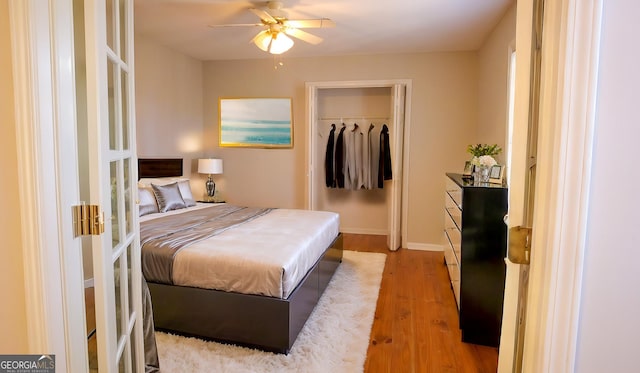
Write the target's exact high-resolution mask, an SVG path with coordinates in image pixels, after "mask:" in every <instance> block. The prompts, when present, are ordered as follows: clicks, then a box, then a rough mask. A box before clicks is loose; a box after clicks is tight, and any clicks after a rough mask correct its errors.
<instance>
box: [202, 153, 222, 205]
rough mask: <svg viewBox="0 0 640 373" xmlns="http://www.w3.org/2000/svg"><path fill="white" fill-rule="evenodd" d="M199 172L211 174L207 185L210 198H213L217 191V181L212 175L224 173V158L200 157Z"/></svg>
mask: <svg viewBox="0 0 640 373" xmlns="http://www.w3.org/2000/svg"><path fill="white" fill-rule="evenodd" d="M198 173H200V174H208V175H209V177H208V178H207V182H206V183H205V187H206V189H207V196H208V197H209V199H213V195H214V194H215V193H216V183H214V182H213V179H212V178H211V175H215V174H221V173H222V159H211V158H208V159H198Z"/></svg>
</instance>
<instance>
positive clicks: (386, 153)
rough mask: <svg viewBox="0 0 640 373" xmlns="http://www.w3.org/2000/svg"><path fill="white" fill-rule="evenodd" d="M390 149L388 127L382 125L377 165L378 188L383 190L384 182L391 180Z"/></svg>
mask: <svg viewBox="0 0 640 373" xmlns="http://www.w3.org/2000/svg"><path fill="white" fill-rule="evenodd" d="M391 178H392V173H391V149H390V148H389V127H387V125H386V124H383V125H382V131H380V161H379V163H378V188H384V180H391Z"/></svg>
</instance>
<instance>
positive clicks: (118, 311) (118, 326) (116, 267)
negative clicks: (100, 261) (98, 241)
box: [113, 256, 122, 341]
mask: <svg viewBox="0 0 640 373" xmlns="http://www.w3.org/2000/svg"><path fill="white" fill-rule="evenodd" d="M120 259H122V257H121V256H120V257H118V259H116V261H115V263H113V280H114V281H113V284H114V288H115V293H116V297H115V299H116V336H117V339H116V340H118V341H119V340H120V337H121V336H122V312H121V308H122V298H121V287H120V280H121V273H120V267H121V263H120Z"/></svg>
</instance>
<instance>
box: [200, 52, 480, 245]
mask: <svg viewBox="0 0 640 373" xmlns="http://www.w3.org/2000/svg"><path fill="white" fill-rule="evenodd" d="M282 61H283V62H284V66H282V67H280V68H278V69H274V59H272V58H268V59H264V60H239V61H209V62H205V64H204V119H205V122H204V126H205V131H204V147H205V153H207V154H211V155H216V156H221V157H222V158H223V159H224V162H225V172H224V175H223V178H222V179H223V180H222V183H220V187H221V188H222V189H223V191H224V193H225V195H226V196H227V199H228V200H229V201H230V202H233V203H238V204H246V205H255V206H276V207H288V208H304V206H305V192H306V191H305V180H306V171H307V170H306V161H305V158H306V154H307V148H306V146H307V145H306V141H307V128H308V126H309V124H308V123H307V122H306V118H305V82H313V81H339V80H375V79H411V80H412V83H413V95H412V98H411V100H412V109H411V110H412V112H411V117H410V120H411V134H410V138H409V144H407V145H408V146H409V148H410V155H409V159H410V164H409V167H410V175H409V185H408V187H409V196H408V198H409V211H408V214H409V219H408V242H409V243H420V244H436V245H438V244H439V243H440V239H441V235H442V224H443V223H442V208H443V203H444V202H443V198H442V193H443V190H444V178H443V177H442V175H443V174H444V173H445V172H446V171H461V169H462V166H463V164H464V161H465V160H466V159H467V155H466V153H465V149H466V145H467V144H469V143H471V142H472V141H474V140H475V131H476V121H477V104H478V99H477V94H478V86H477V81H478V77H477V58H476V54H475V53H474V52H461V53H431V54H405V55H371V56H343V57H324V58H292V59H288V58H286V56H285V57H284V58H283V59H282ZM221 96H222V97H224V96H240V97H243V96H287V97H292V98H293V111H294V148H293V149H285V150H273V149H242V148H219V147H218V145H217V144H218V123H217V115H218V98H219V97H221Z"/></svg>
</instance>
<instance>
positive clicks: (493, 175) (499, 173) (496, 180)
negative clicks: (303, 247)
mask: <svg viewBox="0 0 640 373" xmlns="http://www.w3.org/2000/svg"><path fill="white" fill-rule="evenodd" d="M503 179H504V166H502V165H498V164H497V165H495V166H491V169H490V170H489V182H490V183H492V184H500V185H502V180H503Z"/></svg>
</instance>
